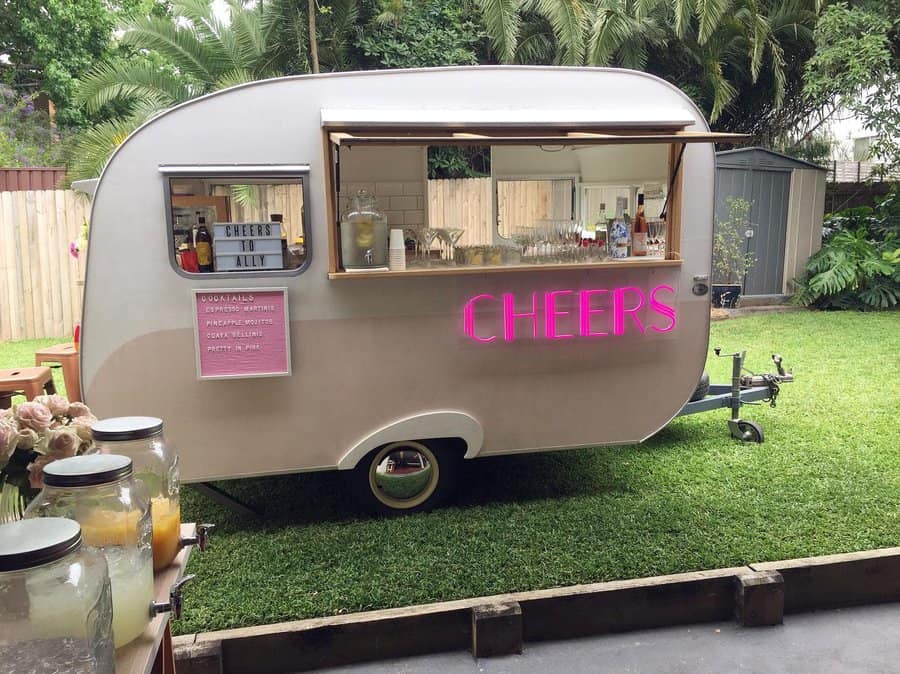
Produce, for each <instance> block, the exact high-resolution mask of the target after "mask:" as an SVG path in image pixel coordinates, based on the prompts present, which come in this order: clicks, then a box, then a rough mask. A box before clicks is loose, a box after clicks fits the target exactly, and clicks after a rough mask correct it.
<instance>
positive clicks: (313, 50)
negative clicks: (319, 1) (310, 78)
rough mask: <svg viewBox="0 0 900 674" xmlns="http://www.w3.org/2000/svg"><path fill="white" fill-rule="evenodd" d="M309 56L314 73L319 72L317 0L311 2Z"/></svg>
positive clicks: (310, 0)
mask: <svg viewBox="0 0 900 674" xmlns="http://www.w3.org/2000/svg"><path fill="white" fill-rule="evenodd" d="M309 55H310V60H311V61H312V71H313V72H314V73H317V72H319V41H318V38H316V0H309Z"/></svg>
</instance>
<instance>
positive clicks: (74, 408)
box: [68, 403, 97, 421]
mask: <svg viewBox="0 0 900 674" xmlns="http://www.w3.org/2000/svg"><path fill="white" fill-rule="evenodd" d="M68 414H69V416H70V417H84V416H88V415H90V414H91V408H89V407H88V406H87V405H85V404H84V403H69V413H68ZM96 420H97V418H96V417H94V421H96Z"/></svg>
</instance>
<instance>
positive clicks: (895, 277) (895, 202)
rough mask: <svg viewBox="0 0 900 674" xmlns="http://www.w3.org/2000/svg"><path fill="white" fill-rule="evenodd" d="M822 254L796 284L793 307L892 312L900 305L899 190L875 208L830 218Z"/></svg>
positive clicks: (816, 255)
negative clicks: (794, 304) (885, 310)
mask: <svg viewBox="0 0 900 674" xmlns="http://www.w3.org/2000/svg"><path fill="white" fill-rule="evenodd" d="M823 232H824V242H823V244H822V248H821V250H819V251H818V252H817V253H815V254H814V255H812V256H811V257H810V258H809V260H808V261H807V263H806V274H805V275H804V277H803V278H799V279H794V285H795V287H796V292H795V294H794V302H796V303H797V304H801V305H804V306H814V307H816V308H819V309H889V308H891V307H894V306H896V305H897V303H898V301H900V188H898V187H895V188H894V189H893V190H892V191H891V193H890V194H889V195H888V196H887V197H886V198H885V199H883V200H882V201H881V202H880V203H878V204H877V205H876V207H875V208H869V207H863V208H853V209H848V210H845V211H841V212H838V213H834V214H831V215H829V216H828V217H827V218H826V220H825V224H824V226H823Z"/></svg>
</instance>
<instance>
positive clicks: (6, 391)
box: [0, 367, 56, 408]
mask: <svg viewBox="0 0 900 674" xmlns="http://www.w3.org/2000/svg"><path fill="white" fill-rule="evenodd" d="M42 391H43V392H46V393H51V394H52V393H56V385H55V384H54V383H53V373H51V372H50V368H49V367H20V368H15V369H12V370H0V408H6V407H11V406H12V397H13V396H14V395H18V394H20V393H21V394H24V395H25V399H26V400H34V399H35V398H36V397H37V396H39V395H41V392H42Z"/></svg>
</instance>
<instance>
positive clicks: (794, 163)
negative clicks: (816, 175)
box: [716, 147, 826, 171]
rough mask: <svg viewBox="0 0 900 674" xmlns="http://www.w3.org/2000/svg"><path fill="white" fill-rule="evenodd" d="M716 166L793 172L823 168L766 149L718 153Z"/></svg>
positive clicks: (822, 169) (755, 148)
mask: <svg viewBox="0 0 900 674" xmlns="http://www.w3.org/2000/svg"><path fill="white" fill-rule="evenodd" d="M716 166H717V167H726V168H759V169H770V170H771V169H774V170H782V171H791V170H793V169H811V168H813V169H819V170H820V171H824V170H826V169H825V168H824V167H823V166H819V165H818V164H813V163H812V162H808V161H804V160H802V159H796V158H795V157H788V156H787V155H786V154H781V153H780V152H775V151H774V150H767V149H766V148H764V147H742V148H739V149H737V150H725V151H724V152H716Z"/></svg>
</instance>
